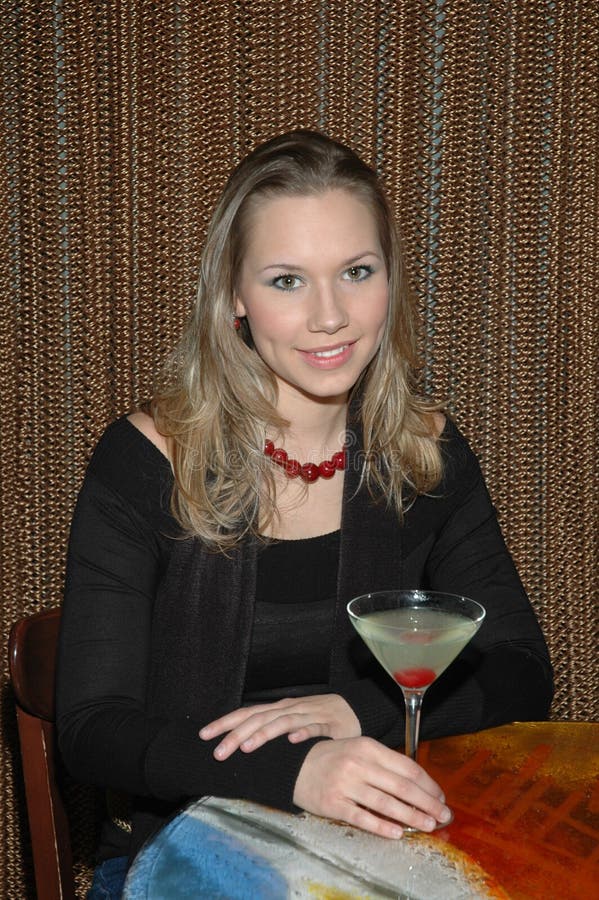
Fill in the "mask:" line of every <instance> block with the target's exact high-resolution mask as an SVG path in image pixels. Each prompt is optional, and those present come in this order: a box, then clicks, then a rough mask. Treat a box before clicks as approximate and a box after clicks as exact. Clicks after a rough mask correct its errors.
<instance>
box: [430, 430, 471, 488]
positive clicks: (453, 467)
mask: <svg viewBox="0 0 599 900" xmlns="http://www.w3.org/2000/svg"><path fill="white" fill-rule="evenodd" d="M437 426H438V428H439V432H438V441H439V446H440V449H441V454H442V457H443V481H444V483H445V486H446V487H447V486H449V484H452V486H454V487H460V486H465V485H466V484H467V483H469V482H472V481H473V480H475V479H476V478H478V477H480V464H479V461H478V458H477V456H476V454H475V453H474V451H473V450H472V447H471V446H470V443H469V442H468V439H467V437H466V436H465V434H463V432H462V431H461V430H460V429H459V427H458V426H457V424H456V423H455V421H454V420H453V418H452V417H451V416H449V415H442V414H439V419H438V420H437Z"/></svg>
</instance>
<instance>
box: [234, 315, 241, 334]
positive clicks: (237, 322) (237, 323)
mask: <svg viewBox="0 0 599 900" xmlns="http://www.w3.org/2000/svg"><path fill="white" fill-rule="evenodd" d="M233 328H234V329H235V331H239V329H240V328H241V319H240V318H239V316H233Z"/></svg>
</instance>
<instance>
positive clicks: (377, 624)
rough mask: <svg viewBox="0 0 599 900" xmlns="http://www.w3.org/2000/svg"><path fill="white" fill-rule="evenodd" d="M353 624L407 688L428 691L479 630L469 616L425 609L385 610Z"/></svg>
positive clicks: (362, 617)
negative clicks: (425, 689)
mask: <svg viewBox="0 0 599 900" xmlns="http://www.w3.org/2000/svg"><path fill="white" fill-rule="evenodd" d="M352 621H353V623H354V626H355V628H356V630H357V631H358V634H359V635H360V637H361V638H362V639H363V640H364V641H365V642H366V644H368V646H369V647H370V649H371V650H372V652H373V654H374V655H375V656H376V658H377V659H378V661H379V662H380V663H381V665H382V666H384V668H385V669H386V670H387V672H388V673H389V674H390V675H391V677H392V678H394V679H395V681H396V682H397V683H398V684H399V685H400V686H401V687H405V688H425V687H428V685H429V684H431V683H432V682H433V681H434V680H435V678H437V677H438V676H439V675H440V674H441V672H443V671H444V670H445V669H446V668H447V666H448V665H449V664H450V663H451V662H452V660H453V659H455V657H456V656H457V655H458V653H459V652H460V650H461V649H462V648H463V647H465V645H466V644H467V643H468V641H469V640H470V638H471V637H472V636H473V635H474V634H475V632H476V631H477V629H478V625H477V623H476V622H473V621H472V619H469V618H468V617H467V616H462V615H460V614H459V613H449V612H444V611H442V610H437V609H423V608H405V609H388V610H382V611H380V612H373V613H368V614H366V615H363V616H360V618H353V619H352Z"/></svg>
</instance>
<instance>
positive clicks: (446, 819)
mask: <svg viewBox="0 0 599 900" xmlns="http://www.w3.org/2000/svg"><path fill="white" fill-rule="evenodd" d="M450 819H451V810H450V809H448V807H445V809H444V810H443V812H442V813H441V818H440V819H439V821H440V822H449V820H450Z"/></svg>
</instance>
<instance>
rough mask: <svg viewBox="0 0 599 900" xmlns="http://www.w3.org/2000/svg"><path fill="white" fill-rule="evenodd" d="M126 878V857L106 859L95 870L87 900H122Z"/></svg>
mask: <svg viewBox="0 0 599 900" xmlns="http://www.w3.org/2000/svg"><path fill="white" fill-rule="evenodd" d="M126 877H127V857H126V856H115V857H114V858H113V859H105V860H104V862H103V863H100V865H99V866H96V868H95V871H94V878H93V881H92V886H91V887H90V889H89V891H88V892H87V900H121V894H122V893H123V886H124V884H125V878H126Z"/></svg>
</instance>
